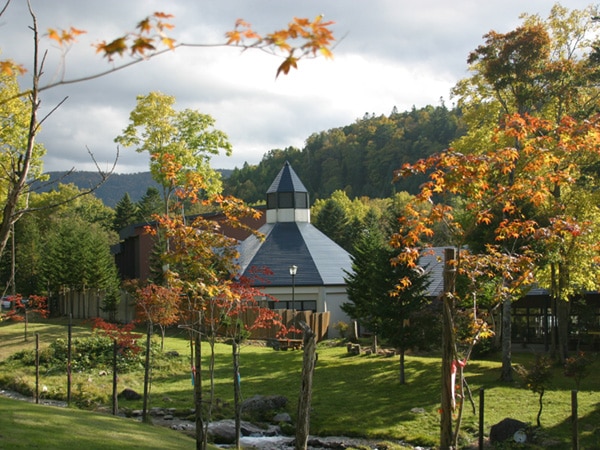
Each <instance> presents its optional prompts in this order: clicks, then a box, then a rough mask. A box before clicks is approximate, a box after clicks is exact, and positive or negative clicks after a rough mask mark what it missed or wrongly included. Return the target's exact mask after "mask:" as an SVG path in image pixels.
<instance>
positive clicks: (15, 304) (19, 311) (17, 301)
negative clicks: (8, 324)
mask: <svg viewBox="0 0 600 450" xmlns="http://www.w3.org/2000/svg"><path fill="white" fill-rule="evenodd" d="M6 300H8V301H10V302H11V308H10V310H9V311H8V312H7V313H6V314H4V316H5V317H4V318H6V319H7V320H13V321H15V322H23V323H24V325H25V328H24V335H23V340H25V341H26V340H27V331H28V330H27V328H28V325H29V317H30V316H31V315H32V314H33V315H38V316H40V317H43V318H47V317H48V316H49V315H50V311H49V310H48V298H47V297H43V296H40V295H31V296H29V297H28V298H23V297H22V296H21V295H20V294H16V295H10V296H8V297H6Z"/></svg>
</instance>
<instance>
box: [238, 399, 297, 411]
mask: <svg viewBox="0 0 600 450" xmlns="http://www.w3.org/2000/svg"><path fill="white" fill-rule="evenodd" d="M285 405H287V398H286V397H284V396H282V395H255V396H254V397H251V398H248V399H246V400H244V401H243V402H242V411H244V412H254V413H258V414H264V413H266V412H269V411H273V410H277V409H283V408H285Z"/></svg>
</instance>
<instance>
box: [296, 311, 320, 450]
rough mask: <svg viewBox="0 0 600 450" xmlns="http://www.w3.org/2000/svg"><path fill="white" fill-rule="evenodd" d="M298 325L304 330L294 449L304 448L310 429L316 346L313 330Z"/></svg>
mask: <svg viewBox="0 0 600 450" xmlns="http://www.w3.org/2000/svg"><path fill="white" fill-rule="evenodd" d="M300 327H301V328H302V329H303V330H304V338H303V339H304V340H303V344H304V356H303V358H302V386H301V388H300V396H299V398H298V419H297V422H296V444H295V450H306V447H307V445H308V435H309V430H310V403H311V399H312V380H313V373H314V370H315V362H316V355H317V352H316V348H317V346H316V340H315V333H314V332H313V330H311V328H310V327H309V326H308V325H306V323H305V322H301V323H300Z"/></svg>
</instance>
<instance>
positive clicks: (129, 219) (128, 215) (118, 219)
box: [113, 192, 138, 232]
mask: <svg viewBox="0 0 600 450" xmlns="http://www.w3.org/2000/svg"><path fill="white" fill-rule="evenodd" d="M137 219H138V207H137V205H136V204H135V203H134V202H132V201H131V197H130V196H129V193H128V192H125V194H124V195H123V197H122V198H121V200H119V202H118V203H117V204H116V205H115V219H114V222H113V229H114V230H115V231H116V232H119V230H122V229H123V228H125V227H126V226H128V225H132V224H134V223H135V222H136V221H137Z"/></svg>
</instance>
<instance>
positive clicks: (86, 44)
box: [0, 0, 590, 173]
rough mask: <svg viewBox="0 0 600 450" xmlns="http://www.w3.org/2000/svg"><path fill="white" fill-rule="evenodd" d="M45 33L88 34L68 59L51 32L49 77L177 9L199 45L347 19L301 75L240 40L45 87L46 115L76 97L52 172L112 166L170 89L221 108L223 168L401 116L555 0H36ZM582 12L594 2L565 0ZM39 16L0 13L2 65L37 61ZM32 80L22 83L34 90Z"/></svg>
mask: <svg viewBox="0 0 600 450" xmlns="http://www.w3.org/2000/svg"><path fill="white" fill-rule="evenodd" d="M31 4H32V7H33V9H34V11H35V13H36V16H37V18H38V25H39V28H40V30H44V31H45V30H47V29H48V28H50V27H53V28H69V27H71V26H74V27H76V28H79V29H84V30H86V31H87V34H86V35H84V36H82V37H81V38H80V39H79V42H78V44H77V45H76V46H74V47H73V48H71V49H70V51H69V53H68V54H67V55H66V57H65V58H64V59H62V58H61V54H60V51H58V49H57V48H55V46H53V45H52V44H51V43H50V42H49V41H48V40H42V48H43V49H47V50H48V52H49V53H48V62H47V64H46V67H45V73H44V78H43V80H42V82H43V83H44V84H45V83H47V82H50V81H52V80H55V79H58V78H60V77H61V76H62V75H61V73H62V71H64V74H65V75H64V77H65V79H72V78H77V77H81V76H85V75H90V74H94V73H97V72H99V71H103V70H106V69H108V68H110V65H109V64H108V63H107V62H106V60H103V59H102V58H101V57H100V56H99V55H97V54H95V52H94V49H93V48H92V47H91V44H92V43H95V42H98V41H99V40H102V39H104V40H111V39H113V38H114V37H116V36H118V35H119V34H122V33H123V32H124V31H128V30H132V29H133V28H134V26H135V24H136V23H137V21H139V20H140V19H142V18H143V17H145V16H147V15H149V14H151V13H153V12H154V11H164V12H168V13H171V14H173V15H174V16H175V17H174V19H173V23H174V24H175V26H176V28H175V29H174V30H173V31H172V33H171V36H172V37H174V38H175V39H177V40H178V41H179V42H186V43H221V42H223V41H224V33H225V32H226V31H228V30H231V29H232V28H233V25H234V23H235V20H236V19H238V18H243V19H244V20H246V21H247V22H250V23H251V24H252V25H253V27H254V29H255V30H256V31H258V32H261V33H266V32H270V31H273V30H275V29H277V28H281V27H282V26H283V25H285V24H287V23H288V22H289V21H290V20H291V19H292V18H293V17H308V18H311V19H312V18H314V17H316V16H317V15H319V14H323V15H324V17H325V20H332V21H334V22H335V25H334V26H333V30H334V33H335V35H336V38H337V40H338V42H337V44H336V48H335V50H334V53H335V58H334V59H333V60H332V61H331V60H324V59H315V60H306V61H301V63H300V66H299V70H296V71H292V72H291V73H290V74H289V75H287V76H280V77H279V78H278V79H275V72H276V68H277V66H278V64H279V63H280V60H278V59H276V58H274V57H272V56H269V55H266V54H264V53H261V52H245V53H243V54H242V53H240V51H239V50H238V49H231V48H179V49H177V50H176V51H175V52H170V53H169V54H166V55H162V56H160V57H158V58H156V59H153V60H150V61H147V62H144V63H142V64H139V65H137V66H135V67H130V68H128V69H125V70H123V71H119V72H117V73H114V74H111V75H108V76H106V77H102V78H100V79H97V80H94V81H89V82H85V83H79V84H74V85H68V86H64V87H60V88H56V89H52V90H50V91H46V92H45V93H44V95H43V97H42V102H43V103H42V105H43V111H44V112H48V111H50V110H51V109H53V108H54V107H55V106H56V105H57V103H58V102H60V101H61V100H62V99H64V98H67V100H66V102H65V103H64V104H63V105H62V106H61V107H60V108H59V109H58V110H56V111H55V112H54V113H53V114H52V115H51V116H50V117H48V119H47V120H46V121H45V122H44V129H43V131H42V133H41V135H40V139H39V140H40V141H41V142H42V143H44V145H45V146H46V148H47V151H48V154H47V156H46V158H45V169H46V170H48V171H54V170H68V169H71V168H75V169H76V170H93V169H94V168H93V165H92V163H91V160H90V157H89V156H88V153H87V150H86V149H89V150H90V151H91V152H92V153H93V154H94V155H95V157H96V159H97V160H98V162H99V163H100V166H101V168H102V169H106V168H108V167H110V166H111V165H112V161H113V159H114V156H115V154H116V152H117V146H116V144H115V143H114V142H113V140H114V138H115V137H116V136H117V135H118V134H119V133H120V132H121V131H122V129H123V128H125V127H126V126H127V122H128V117H129V112H130V111H131V110H132V109H133V108H134V107H135V103H136V96H137V95H143V94H147V93H148V92H150V91H161V92H163V93H165V94H169V95H172V96H174V97H175V98H176V99H177V103H176V108H178V109H184V108H192V109H197V110H199V111H200V112H202V113H205V114H210V115H211V116H213V117H214V118H215V119H216V121H217V124H216V126H217V128H219V129H221V130H222V131H224V132H225V133H227V135H228V136H229V138H230V141H231V142H232V144H233V148H234V151H233V156H231V157H224V156H223V157H216V158H214V159H213V167H216V168H234V167H241V166H242V165H243V164H244V162H248V163H250V164H256V163H258V162H259V161H260V160H261V159H262V157H263V155H264V154H265V153H266V152H268V151H269V150H272V149H276V148H285V147H288V146H295V147H298V148H302V147H303V145H304V142H305V140H306V139H307V138H308V137H309V136H310V135H311V134H312V133H315V132H319V131H323V130H328V129H330V128H335V127H339V126H343V125H347V124H349V123H352V122H354V121H355V120H357V119H359V118H361V117H362V116H364V114H365V113H369V114H371V113H374V114H376V115H380V114H385V115H388V114H389V113H390V112H391V111H392V108H393V107H394V106H396V107H397V108H398V110H400V111H404V110H407V109H410V108H412V106H416V107H417V108H419V107H422V106H425V105H428V104H431V105H438V104H440V101H441V100H440V99H442V98H443V100H444V102H445V103H446V104H447V105H452V99H451V98H450V89H451V87H452V86H453V85H454V84H455V83H456V81H457V80H459V79H461V78H463V77H465V76H466V75H467V71H466V68H467V65H466V58H467V55H468V53H469V52H470V51H471V50H473V49H475V48H476V47H477V46H478V45H480V44H481V43H482V42H483V41H482V36H483V35H484V34H485V33H487V32H488V31H490V30H492V29H493V30H495V31H498V32H507V31H510V30H512V29H514V28H515V27H516V26H518V25H519V23H520V20H519V16H520V14H521V13H523V12H527V13H531V14H535V13H538V14H539V15H540V16H542V17H543V18H545V17H547V15H548V13H549V10H550V8H551V6H552V4H553V2H552V1H548V0H527V1H523V0H485V1H482V0H453V1H448V0H419V1H414V0H410V1H408V0H369V1H366V0H210V1H208V0H202V1H198V0H196V1H194V0H162V1H161V0H126V1H123V0H104V1H102V2H100V1H90V0H31ZM563 4H564V5H567V6H568V7H569V8H577V9H583V8H585V7H586V6H587V5H589V4H590V2H589V1H587V0H569V1H568V2H566V1H565V2H563ZM30 25H31V17H30V16H29V15H28V13H27V9H26V1H25V0H12V4H11V5H10V6H9V8H8V10H7V11H6V12H5V13H4V15H3V16H2V17H0V51H1V54H0V59H4V58H13V59H15V60H16V61H18V62H21V63H23V64H25V65H26V66H27V65H28V63H29V61H31V55H32V47H33V46H32V34H31V31H30V29H29V26H30ZM29 83H30V80H29V78H27V77H25V78H24V79H23V80H22V85H23V86H24V87H25V86H26V85H27V84H29ZM147 170H148V158H147V155H146V154H138V153H136V152H135V151H134V150H133V149H131V148H127V149H120V157H119V160H118V164H117V168H116V172H117V173H128V172H141V171H147Z"/></svg>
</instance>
